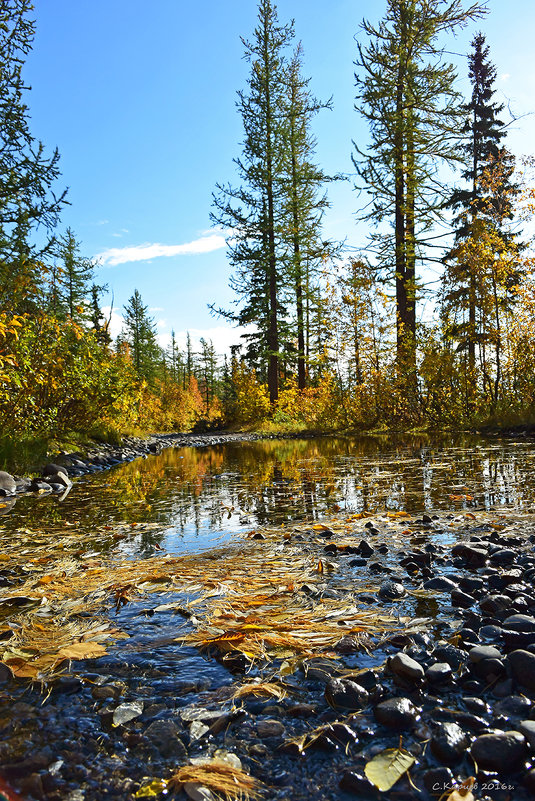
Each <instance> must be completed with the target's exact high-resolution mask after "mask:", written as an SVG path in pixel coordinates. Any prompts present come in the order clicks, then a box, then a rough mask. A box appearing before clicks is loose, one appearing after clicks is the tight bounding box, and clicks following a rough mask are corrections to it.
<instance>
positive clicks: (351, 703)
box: [325, 679, 370, 712]
mask: <svg viewBox="0 0 535 801" xmlns="http://www.w3.org/2000/svg"><path fill="white" fill-rule="evenodd" d="M369 698H370V697H369V694H368V691H367V690H365V689H364V687H361V685H360V684H357V683H356V682H354V681H352V680H351V679H331V680H330V681H329V682H328V683H327V685H326V687H325V699H326V701H327V702H328V703H329V704H331V705H332V706H334V707H336V708H339V709H350V710H352V711H354V712H357V711H360V710H361V709H363V708H364V707H365V706H366V705H367V704H368V702H369Z"/></svg>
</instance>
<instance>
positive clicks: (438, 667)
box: [425, 662, 453, 685]
mask: <svg viewBox="0 0 535 801" xmlns="http://www.w3.org/2000/svg"><path fill="white" fill-rule="evenodd" d="M452 673H453V671H452V669H451V665H448V663H447V662H435V664H434V665H431V666H430V667H428V668H427V670H426V671H425V678H426V679H427V681H428V682H429V684H433V685H435V684H436V685H439V684H442V683H444V684H448V683H449V682H450V681H451V679H452Z"/></svg>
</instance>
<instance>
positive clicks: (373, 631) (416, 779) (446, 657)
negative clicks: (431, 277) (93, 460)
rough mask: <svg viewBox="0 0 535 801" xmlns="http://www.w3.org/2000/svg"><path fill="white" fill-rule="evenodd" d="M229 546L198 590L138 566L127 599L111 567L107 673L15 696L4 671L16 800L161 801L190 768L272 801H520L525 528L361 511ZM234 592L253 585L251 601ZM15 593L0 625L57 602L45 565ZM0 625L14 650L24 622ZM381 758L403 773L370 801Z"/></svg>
mask: <svg viewBox="0 0 535 801" xmlns="http://www.w3.org/2000/svg"><path fill="white" fill-rule="evenodd" d="M241 538H242V539H241V541H238V542H236V543H234V544H230V545H229V548H230V552H231V556H229V555H228V552H227V551H225V554H223V553H216V552H211V553H210V552H207V555H206V557H205V558H206V560H207V561H206V564H207V565H209V564H210V562H212V563H213V565H214V568H213V570H212V574H211V575H210V569H209V567H207V568H206V569H205V570H204V573H203V575H205V577H206V584H205V585H204V584H203V581H201V580H200V579H199V575H198V574H195V576H190V577H189V578H188V572H187V570H188V569H187V561H183V562H182V563H181V562H180V559H179V558H178V560H175V562H174V563H173V564H172V565H169V566H168V570H167V572H166V571H165V569H164V565H165V557H158V559H159V561H158V562H154V564H153V563H152V561H151V560H145V561H144V565H143V573H142V575H141V574H140V575H141V577H142V578H144V579H145V582H144V583H143V582H141V585H140V586H139V585H138V586H137V589H136V581H135V580H134V578H133V574H130V577H131V581H130V582H129V586H127V584H124V583H123V584H121V578H122V574H121V573H120V571H119V569H117V574H116V578H117V579H118V583H117V582H116V584H117V587H116V590H115V591H114V592H113V593H112V592H111V591H107V592H104V596H105V597H104V599H103V601H102V602H101V607H100V609H99V614H100V615H102V614H103V613H104V614H105V616H106V615H107V617H108V618H109V620H110V621H112V622H113V625H114V627H115V628H116V629H117V630H118V631H120V632H121V633H122V634H126V635H128V639H118V640H117V641H116V643H115V644H109V645H107V648H106V650H107V653H106V654H105V655H103V656H102V657H101V658H100V659H88V660H70V661H63V662H62V663H61V670H60V671H59V675H55V676H54V677H53V678H48V677H47V676H46V675H45V674H43V675H41V676H40V677H36V679H37V680H36V681H33V682H32V683H31V684H29V683H28V680H24V679H21V678H17V677H16V676H14V675H13V670H12V668H13V664H14V663H13V657H12V658H11V662H10V659H9V658H8V659H6V658H5V656H4V663H3V666H2V668H1V672H0V677H1V682H2V683H1V692H2V696H3V701H4V709H5V710H6V712H5V714H4V718H3V720H2V728H3V731H2V743H1V744H0V775H1V776H3V777H4V778H5V779H6V780H7V781H9V782H10V783H11V785H12V786H14V787H15V788H16V789H18V790H19V791H20V792H21V793H23V794H24V796H25V797H27V798H30V797H31V798H36V799H44V800H45V801H48V800H50V801H59V800H60V799H61V801H63V799H70V801H78V799H85V800H86V801H100V799H107V798H117V799H124V801H127V799H128V800H130V799H133V798H140V797H151V793H152V797H155V796H157V795H159V794H160V793H164V791H165V794H164V795H162V797H169V794H170V793H171V791H173V792H174V787H175V785H172V784H169V783H168V782H169V780H170V779H171V777H172V776H173V774H174V773H175V771H176V769H177V768H178V767H180V766H184V765H188V764H191V760H194V761H195V760H198V759H205V760H214V759H215V760H221V759H223V760H228V759H229V758H230V759H231V762H233V764H234V765H236V764H238V763H237V762H236V760H239V765H241V768H242V769H243V770H244V771H246V772H247V773H248V774H250V775H251V776H253V777H254V778H255V780H256V781H257V786H258V787H259V788H260V789H261V791H262V793H263V794H264V797H265V798H268V799H292V801H301V800H302V801H305V799H307V800H308V799H315V798H317V799H318V800H319V799H325V798H327V799H337V800H340V801H342V799H349V798H376V797H377V798H378V797H387V798H392V799H398V800H399V799H409V798H411V799H412V798H414V797H416V793H417V791H416V790H415V787H416V788H418V793H417V797H419V798H423V799H425V798H438V797H440V796H441V795H443V794H444V793H446V796H445V798H448V797H449V795H451V793H452V792H453V789H452V788H453V787H454V786H455V785H458V786H460V785H461V783H463V782H464V786H465V788H468V787H469V786H471V789H470V790H469V789H466V792H465V791H464V790H463V792H465V794H464V796H461V797H464V798H470V796H469V795H468V793H469V792H471V793H472V795H473V797H474V798H493V799H500V798H501V799H520V800H521V801H523V800H524V799H528V798H530V797H532V795H533V793H534V789H533V787H534V779H535V772H534V771H533V769H532V767H531V764H532V755H533V753H534V749H535V734H534V729H535V724H534V723H533V720H534V719H535V712H534V710H535V706H534V702H535V678H534V677H535V594H534V592H533V577H534V575H535V552H534V543H535V524H534V522H533V519H532V517H531V516H530V515H520V514H518V515H516V516H511V514H504V513H503V512H502V513H499V512H492V511H491V512H479V513H478V512H466V511H465V512H463V513H459V514H453V513H452V514H445V513H444V512H439V513H437V514H429V512H427V513H425V514H421V515H420V516H417V515H410V514H407V513H403V512H398V513H389V514H388V513H386V514H375V515H369V514H360V515H358V514H357V515H350V516H346V517H343V518H336V519H332V520H329V521H325V522H323V523H321V524H319V523H317V522H314V521H311V522H310V523H306V522H305V521H299V522H296V523H295V524H294V525H288V524H286V525H284V526H283V527H277V528H271V529H257V530H255V531H254V532H247V533H243V534H242V535H241ZM233 548H234V549H235V552H234V553H235V556H232V549H233ZM248 554H249V555H250V556H248ZM188 558H189V559H190V563H191V564H194V560H193V558H192V557H188ZM78 560H79V564H77V566H76V571H78V572H83V571H84V570H85V571H86V572H87V570H89V571H95V570H98V569H101V570H103V571H105V569H106V564H105V560H104V561H102V560H100V561H101V564H100V565H98V564H96V563H95V559H93V562H90V563H89V564H86V565H83V559H81V558H80V557H78ZM225 560H227V561H225ZM248 560H249V561H248ZM86 561H87V560H86ZM261 565H264V568H263V569H264V572H263V573H261V572H260V566H261ZM270 565H271V568H270ZM233 566H234V567H233ZM248 566H249V567H250V569H248ZM35 567H36V568H37V567H38V566H35ZM73 569H74V568H73ZM130 569H131V570H132V569H135V568H130ZM233 570H234V571H235V572H234V573H233ZM281 570H282V571H284V575H283V574H282V573H281ZM305 570H306V574H305V572H304V571H305ZM111 571H113V564H112V563H111V562H110V564H109V573H110V581H111V579H112V578H113V573H112V572H111ZM270 571H271V573H270ZM15 572H16V571H15ZM247 574H249V575H252V574H256V575H257V576H258V579H260V581H259V583H258V585H248V588H247V593H245V584H244V579H243V576H244V575H247ZM74 575H75V573H73V578H72V580H71V584H72V586H74ZM292 575H293V576H294V578H295V581H294V580H292V579H291V576H292ZM147 576H148V577H149V578H152V581H153V584H152V585H151V584H150V581H148V579H147ZM45 577H46V580H44V581H43V579H45ZM15 579H16V575H15V576H14V579H13V580H14V582H15V583H14V584H12V585H11V586H9V587H7V588H6V587H4V588H3V590H2V599H0V600H1V601H2V606H1V607H0V608H2V610H3V611H4V613H5V612H6V603H7V605H9V597H11V598H17V597H19V598H20V597H22V598H24V597H28V595H29V594H30V593H31V592H32V591H33V592H34V594H35V595H39V596H40V597H42V598H47V597H48V596H49V597H48V602H49V605H50V606H53V603H52V599H53V598H54V594H53V588H54V586H55V584H54V582H56V580H57V581H58V582H59V581H60V580H61V576H60V575H58V576H56V574H55V573H54V570H53V566H52V564H51V562H50V561H49V562H48V563H46V564H44V565H43V566H42V568H41V572H38V570H37V569H35V570H33V571H32V574H31V584H32V586H33V590H29V589H28V586H27V584H26V585H24V587H23V584H22V582H23V581H27V580H28V575H27V573H26V574H25V573H24V572H22V573H20V574H19V579H18V584H17V581H16V580H15ZM190 579H191V581H193V579H194V580H195V582H196V585H195V586H196V589H195V588H193V589H192V586H193V585H192V583H191V581H190ZM95 581H97V582H98V581H101V578H100V576H99V575H96V577H95ZM40 582H41V583H40ZM63 582H64V583H65V579H63ZM262 584H264V585H265V586H264V587H262ZM104 589H105V588H104ZM23 590H24V592H23ZM117 590H121V592H119V593H117ZM47 591H48V596H47ZM64 592H66V591H65V590H64ZM25 594H26V595H25ZM67 596H68V593H67ZM67 596H66V597H67ZM205 596H206V597H205ZM33 600H35V598H34V599H33ZM275 602H276V604H277V606H276V608H275V607H274V606H273V604H274V603H275ZM40 606H41V603H40V605H39V606H38V607H37V609H39V608H40ZM44 606H46V605H44ZM34 608H35V607H34ZM106 609H107V612H106V611H105V610H106ZM303 610H304V611H305V612H306V615H305V617H306V618H307V619H308V621H309V628H308V632H309V633H308V640H309V641H308V643H307V629H306V627H305V626H304V624H303V622H302V621H303V618H302V617H299V615H301V613H302V612H303ZM307 610H308V612H307ZM8 611H10V613H9V614H7V615H5V614H4V621H5V625H4V634H3V637H4V645H5V648H6V651H8V652H9V640H10V637H9V636H8V635H9V631H12V632H13V631H14V632H15V636H18V634H17V629H16V626H17V620H18V618H17V615H18V614H19V613H20V614H24V610H21V609H20V608H17V606H16V604H15V606H14V607H13V605H12V607H11V610H8ZM298 612H299V615H298ZM78 614H81V615H82V617H83V615H84V612H83V610H82V611H81V612H79V613H78ZM85 614H86V615H87V614H88V613H87V612H86V613H85ZM359 615H360V616H361V617H360V623H359V619H358V616H359ZM46 619H47V618H46V609H45V614H44V616H43V617H42V618H41V625H43V624H44V623H46ZM366 620H368V621H372V623H373V621H374V620H375V627H374V625H371V626H367V625H366ZM37 621H39V618H37ZM10 626H11V627H12V628H11V629H10ZM337 630H338V631H339V633H337ZM322 636H323V637H324V638H326V639H324V640H323V641H322V640H321V637H322ZM86 642H87V641H86ZM296 643H299V647H298V646H297V645H296ZM26 648H27V650H28V643H27V642H26ZM15 659H16V655H15ZM30 661H31V654H30ZM10 664H11V667H10ZM15 664H20V663H17V662H15ZM229 754H230V755H231V757H229V756H228V755H229ZM385 754H386V755H387V757H388V758H389V759H390V762H391V763H393V764H394V765H395V764H397V765H398V767H399V766H401V767H406V766H408V773H407V772H405V771H404V770H401V772H400V773H399V777H398V778H397V780H396V781H395V782H394V784H393V786H392V788H391V789H390V790H388V791H386V792H385V793H383V795H382V796H380V795H379V792H378V790H377V789H376V787H375V786H374V784H373V783H372V782H371V781H370V779H369V778H368V776H367V773H370V772H371V769H370V768H369V765H370V764H371V763H372V761H373V760H374V758H379V759H380V758H381V755H383V756H384V755H385ZM372 775H373V773H372ZM387 778H388V777H387ZM392 778H393V777H392V776H390V779H392ZM209 789H210V788H209V787H208V788H207V789H206V788H205V789H201V788H200V787H190V788H189V790H190V791H191V793H193V795H191V797H193V798H195V797H199V798H206V799H209V798H210V797H211V796H210V795H209V794H208V791H209ZM180 792H181V793H183V790H182V791H180ZM195 792H196V793H197V795H195ZM454 797H455V796H454Z"/></svg>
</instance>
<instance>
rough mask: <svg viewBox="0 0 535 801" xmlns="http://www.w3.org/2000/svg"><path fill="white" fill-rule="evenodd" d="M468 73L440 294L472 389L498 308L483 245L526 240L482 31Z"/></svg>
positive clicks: (514, 277) (512, 278)
mask: <svg viewBox="0 0 535 801" xmlns="http://www.w3.org/2000/svg"><path fill="white" fill-rule="evenodd" d="M469 77H470V81H471V84H472V95H471V98H470V101H469V102H468V103H466V104H465V105H464V106H463V111H464V114H465V123H464V127H463V133H464V134H465V143H464V145H463V151H464V161H465V167H464V170H463V172H462V177H463V178H464V180H465V182H466V184H465V186H461V187H457V188H455V189H454V191H453V192H452V194H451V198H450V201H449V205H450V206H451V208H452V209H453V210H454V212H456V217H455V226H456V230H455V243H454V245H453V247H452V248H451V250H450V251H449V253H448V254H447V256H446V257H445V263H446V271H445V274H444V279H443V289H442V297H443V314H444V316H445V318H446V321H447V322H446V333H447V334H448V335H449V336H451V337H452V338H453V339H454V340H456V341H457V342H458V347H459V350H460V351H461V352H465V353H466V354H467V368H468V371H469V373H470V374H471V376H472V378H471V383H470V386H471V387H472V388H474V384H473V380H474V379H475V370H476V351H477V348H478V345H480V344H481V343H483V342H484V341H488V340H489V337H490V336H491V335H490V333H489V331H486V330H485V329H486V327H487V324H488V322H489V319H496V317H495V314H492V317H491V318H489V316H488V311H489V306H490V308H491V309H492V308H493V307H494V306H495V302H494V300H493V298H494V297H495V296H496V291H495V290H494V289H492V286H493V283H494V281H493V278H492V274H493V270H494V267H493V266H492V264H491V263H490V262H489V258H488V256H485V255H484V251H486V250H488V248H489V247H490V243H491V239H492V240H493V241H494V244H495V247H496V249H497V251H496V252H498V251H501V252H502V253H503V252H504V250H506V249H508V250H509V251H511V247H513V250H516V252H517V253H518V250H519V248H520V247H521V245H520V243H519V242H518V241H516V237H515V235H514V234H513V233H512V232H511V231H510V230H508V221H510V220H511V219H512V217H513V208H514V202H515V198H516V196H517V195H518V193H519V190H518V187H517V186H516V185H515V184H514V181H513V173H514V159H513V158H512V156H511V154H509V153H508V152H507V151H506V150H505V148H503V146H501V142H502V140H503V139H504V138H505V136H506V128H505V125H504V123H503V121H502V120H501V119H500V116H499V115H500V114H501V112H502V111H503V108H504V106H503V104H499V103H497V102H496V101H495V100H494V94H495V90H494V82H495V80H496V69H495V67H494V65H493V64H492V62H491V61H490V59H489V47H488V46H487V45H486V44H485V37H484V35H483V34H482V33H478V34H477V35H476V36H475V37H474V39H473V41H472V52H471V53H470V56H469ZM483 243H485V244H484V245H483ZM510 255H511V254H510ZM485 275H486V276H487V277H486V278H485ZM519 278H520V274H519V272H518V270H516V271H515V270H510V275H509V277H508V279H507V283H508V284H509V287H511V286H513V285H515V284H516V283H518V280H519ZM485 294H487V298H486V299H485ZM504 303H506V297H505V296H503V293H502V306H503V304H504Z"/></svg>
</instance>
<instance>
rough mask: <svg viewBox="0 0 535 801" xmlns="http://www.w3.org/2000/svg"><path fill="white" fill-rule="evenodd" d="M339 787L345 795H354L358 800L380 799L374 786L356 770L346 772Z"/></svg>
mask: <svg viewBox="0 0 535 801" xmlns="http://www.w3.org/2000/svg"><path fill="white" fill-rule="evenodd" d="M338 786H339V787H340V789H341V790H343V791H344V792H345V793H352V794H353V795H356V796H357V797H358V798H379V794H378V792H377V790H376V789H375V787H374V785H373V784H371V782H370V781H369V780H368V779H367V778H366V776H364V775H363V774H362V773H358V772H357V771H356V770H344V772H343V773H342V776H341V778H340V782H339V785H338Z"/></svg>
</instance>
